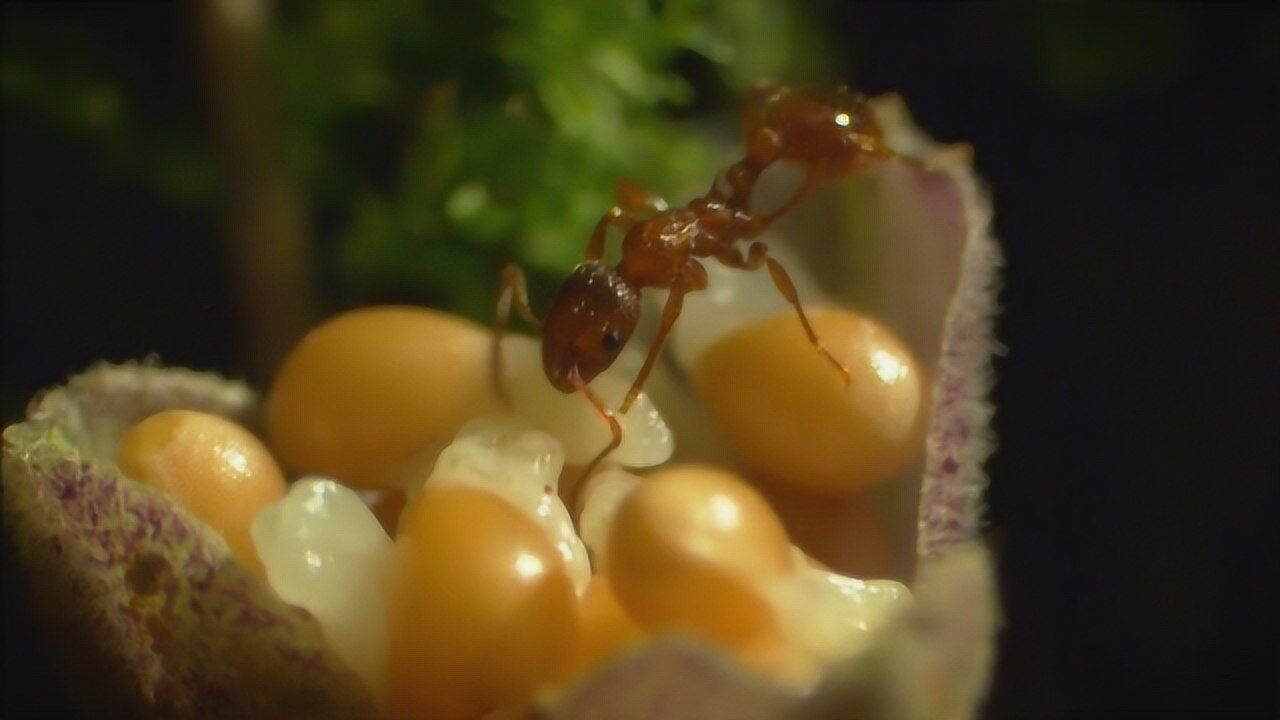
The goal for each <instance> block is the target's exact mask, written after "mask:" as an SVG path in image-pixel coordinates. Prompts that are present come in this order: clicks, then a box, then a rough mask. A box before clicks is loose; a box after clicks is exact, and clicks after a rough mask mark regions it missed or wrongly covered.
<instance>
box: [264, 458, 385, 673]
mask: <svg viewBox="0 0 1280 720" xmlns="http://www.w3.org/2000/svg"><path fill="white" fill-rule="evenodd" d="M251 531H252V535H253V544H254V547H255V548H256V549H257V551H258V558H259V559H260V560H261V561H262V565H263V568H264V569H265V570H266V573H267V581H268V582H269V583H270V584H271V589H272V590H275V592H276V594H277V595H279V596H280V599H281V600H284V601H285V602H287V603H290V604H293V605H297V606H298V607H300V608H304V609H306V610H307V611H308V612H310V613H311V614H312V615H313V616H314V617H315V618H316V620H317V621H318V622H319V623H320V626H321V628H323V630H324V634H325V638H326V639H327V640H328V641H329V646H330V647H331V648H333V650H334V651H335V652H337V653H338V655H339V656H340V657H341V658H342V660H343V661H344V662H346V663H347V666H348V667H350V668H351V669H352V670H354V671H355V672H356V674H358V675H359V676H360V678H361V679H362V680H364V682H365V685H366V686H367V687H368V689H369V691H370V692H371V693H372V694H373V695H374V696H375V697H382V696H383V695H384V693H385V688H386V677H387V614H386V611H385V610H384V608H385V601H384V597H383V592H382V587H383V584H384V583H385V581H386V574H387V566H388V563H389V561H390V557H391V538H390V537H388V536H387V531H386V530H384V529H383V527H382V524H381V523H379V522H378V519H377V518H376V517H374V515H373V511H371V510H370V509H369V507H368V506H367V505H365V504H364V501H363V500H361V499H360V496H359V494H357V493H356V492H355V491H354V490H351V489H350V488H347V487H344V486H342V485H340V484H338V483H337V482H335V481H333V480H329V479H327V478H321V477H304V478H301V479H299V480H297V481H296V482H294V483H293V485H292V486H291V487H290V488H289V492H288V494H287V495H285V497H284V498H282V499H280V500H278V501H277V502H274V503H272V504H271V505H268V506H267V507H266V508H263V510H262V511H261V512H259V513H258V516H257V517H255V518H254V520H253V525H252V528H251Z"/></svg>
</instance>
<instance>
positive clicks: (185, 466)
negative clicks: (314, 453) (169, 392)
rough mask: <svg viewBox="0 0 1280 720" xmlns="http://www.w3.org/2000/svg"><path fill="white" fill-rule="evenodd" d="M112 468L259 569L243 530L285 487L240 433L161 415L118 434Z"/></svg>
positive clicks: (211, 418)
mask: <svg viewBox="0 0 1280 720" xmlns="http://www.w3.org/2000/svg"><path fill="white" fill-rule="evenodd" d="M116 464H117V465H119V466H120V470H121V471H123V472H124V474H125V475H128V476H129V477H131V478H133V479H134V480H137V481H138V482H141V483H145V484H147V485H151V486H152V487H155V488H158V489H160V490H162V491H164V492H165V493H167V494H168V495H169V496H171V497H172V498H174V499H175V500H176V501H177V502H178V504H180V505H182V506H183V507H184V508H186V509H187V510H188V511H189V512H190V513H191V514H192V515H195V516H196V517H198V518H200V519H201V520H203V521H205V522H206V523H208V524H209V525H210V526H212V527H213V528H214V529H215V530H217V531H218V532H220V533H222V536H223V537H225V538H226V540H227V544H228V545H230V546H231V551H232V552H233V553H235V555H236V557H238V558H240V560H241V561H243V562H245V563H246V564H248V565H249V566H251V567H253V568H255V569H257V570H261V565H260V563H259V562H258V554H257V551H256V550H254V546H253V539H252V538H251V537H250V535H249V525H250V523H252V522H253V518H254V516H255V515H257V514H258V511H259V510H261V509H262V508H264V507H266V506H267V505H270V504H271V503H273V502H275V501H277V500H279V499H280V498H282V497H284V493H285V483H284V476H283V475H282V474H281V472H280V468H279V466H277V465H276V461H275V460H274V459H272V457H271V453H270V452H268V451H267V448H266V446H264V445H263V444H262V443H261V442H260V441H259V440H258V439H257V438H256V437H254V436H253V434H252V433H250V432H249V431H248V430H245V429H244V428H242V427H240V426H239V425H237V424H235V423H233V422H231V421H230V420H227V419H226V418H222V417H218V416H217V415H210V414H207V413H201V412H194V411H190V410H166V411H164V412H161V413H157V414H155V415H152V416H151V417H149V418H147V419H145V420H143V421H142V422H140V423H138V424H137V425H134V426H133V427H131V428H129V429H128V430H127V431H125V433H124V436H123V437H122V439H121V441H120V449H119V451H118V452H117V454H116Z"/></svg>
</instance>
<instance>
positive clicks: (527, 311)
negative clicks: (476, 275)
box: [489, 264, 542, 408]
mask: <svg viewBox="0 0 1280 720" xmlns="http://www.w3.org/2000/svg"><path fill="white" fill-rule="evenodd" d="M513 304H514V305H515V308H516V312H518V313H520V317H522V318H524V319H525V320H526V321H527V322H528V323H529V324H530V325H533V326H534V327H537V328H541V327H542V322H541V321H540V320H538V317H537V316H536V315H534V314H533V309H532V308H530V307H529V286H528V283H526V282H525V278H524V271H523V270H521V269H520V266H519V265H514V264H512V265H508V266H506V267H505V268H503V269H502V279H501V281H500V282H499V286H498V306H497V309H496V313H495V315H496V318H495V320H496V322H494V325H493V352H492V353H490V356H489V357H490V372H491V373H492V382H493V388H494V391H495V392H496V393H497V395H498V399H499V400H500V401H501V402H502V404H503V405H505V406H506V407H508V408H510V407H511V392H510V391H509V390H508V388H507V383H506V381H505V380H504V379H503V377H502V337H503V336H504V335H505V334H506V332H507V326H508V325H509V324H510V322H511V306H512V305H513Z"/></svg>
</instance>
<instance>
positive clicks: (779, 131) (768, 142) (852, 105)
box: [742, 84, 891, 176]
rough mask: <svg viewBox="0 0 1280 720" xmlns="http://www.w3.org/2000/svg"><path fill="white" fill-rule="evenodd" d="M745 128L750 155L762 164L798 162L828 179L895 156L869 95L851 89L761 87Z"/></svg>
mask: <svg viewBox="0 0 1280 720" xmlns="http://www.w3.org/2000/svg"><path fill="white" fill-rule="evenodd" d="M742 128H743V133H744V138H745V140H746V143H747V151H748V154H749V155H750V156H751V157H752V158H753V159H755V160H756V161H757V162H761V163H763V164H768V163H770V162H773V161H775V160H782V161H788V162H794V163H798V164H800V165H803V166H805V167H806V168H808V169H809V170H811V171H813V172H816V173H817V174H819V175H823V176H837V175H844V174H848V173H851V172H853V171H856V170H858V169H860V168H861V167H862V166H863V165H865V164H866V163H867V162H868V161H869V160H871V159H872V158H885V157H889V156H890V155H891V153H890V152H889V150H888V148H887V147H886V146H885V145H884V142H883V139H882V134H881V131H880V126H879V125H878V124H877V123H876V120H875V117H874V115H873V114H872V112H871V108H870V106H869V105H868V103H867V98H866V96H865V95H862V94H861V93H854V92H850V91H848V90H847V89H840V90H835V91H832V90H805V89H796V88H791V87H787V86H785V85H776V84H765V85H760V86H757V87H756V88H755V89H754V90H752V92H751V96H750V98H749V100H748V102H747V106H746V110H745V111H744V113H743V117H742Z"/></svg>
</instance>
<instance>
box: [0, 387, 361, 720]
mask: <svg viewBox="0 0 1280 720" xmlns="http://www.w3.org/2000/svg"><path fill="white" fill-rule="evenodd" d="M169 407H185V408H199V409H204V410H208V411H211V412H217V413H219V414H222V415H226V416H230V417H238V418H244V417H247V416H248V413H249V412H250V411H251V409H252V407H253V396H252V394H251V393H249V392H248V391H247V389H246V388H244V387H243V386H241V385H238V384H235V383H229V382H227V381H225V380H222V379H221V378H218V377H216V376H212V375H202V374H198V373H192V372H191V371H186V370H178V369H168V370H166V369H161V368H156V367H149V366H137V365H132V366H121V367H112V366H100V367H98V368H95V369H93V370H91V371H89V372H88V373H85V374H83V375H80V376H77V377H76V378H75V379H73V380H72V381H71V382H70V383H69V384H68V386H67V387H65V388H59V389H56V390H54V391H52V392H49V393H47V394H45V395H44V396H43V397H42V398H40V399H39V401H38V402H35V403H33V404H32V406H31V408H30V409H29V412H28V419H27V421H26V422H24V423H21V424H18V425H14V426H11V427H9V428H7V429H6V430H5V433H4V485H3V487H4V496H3V498H4V520H5V531H6V533H8V534H9V535H10V537H11V538H12V540H13V546H14V547H15V549H16V551H17V553H18V560H19V562H20V565H21V566H23V567H24V569H25V570H26V574H27V578H28V583H29V585H30V586H31V589H32V593H33V598H32V605H33V611H34V612H35V614H36V616H37V618H38V619H39V620H41V621H42V624H43V626H44V629H45V630H46V632H45V633H44V634H42V637H45V638H47V639H48V643H49V646H50V647H49V652H50V654H51V655H53V656H54V657H57V658H59V659H60V660H61V661H62V662H63V663H64V664H65V665H66V666H67V668H68V670H69V672H70V674H71V675H72V677H73V679H74V680H75V684H74V687H75V689H76V692H77V694H79V695H81V696H82V697H83V698H85V699H86V701H88V702H89V703H90V705H91V706H92V705H95V704H102V705H104V706H106V707H111V708H115V709H116V710H117V711H118V712H122V713H123V714H124V715H125V716H129V717H134V716H136V717H156V718H160V717H164V718H170V717H172V718H220V717H243V718H286V717H299V716H307V717H326V718H360V717H372V716H374V714H375V713H374V710H373V706H372V703H371V701H370V698H369V696H368V694H367V692H366V691H365V690H364V688H363V686H362V685H361V684H360V682H359V680H357V679H356V678H355V677H354V675H352V674H351V673H350V671H349V670H347V669H346V668H345V667H344V666H343V665H342V664H341V662H340V661H338V660H337V658H336V656H334V655H333V654H332V652H331V651H330V650H329V648H328V647H327V645H326V643H325V640H324V637H323V635H322V633H321V631H320V629H319V626H318V625H316V623H315V622H314V620H312V618H311V617H310V616H309V615H307V614H306V613H302V612H299V611H298V610H297V609H296V608H293V607H291V606H289V605H286V604H284V603H282V602H281V601H280V600H279V599H277V598H276V597H275V595H274V594H273V593H272V592H271V591H270V590H269V589H268V588H267V587H266V586H265V585H264V584H263V583H262V581H261V580H260V579H259V578H258V576H257V575H256V574H255V573H254V572H253V571H251V570H249V569H248V568H246V567H244V566H243V565H241V564H240V563H239V562H238V561H236V560H235V558H234V557H233V556H232V555H231V553H230V551H229V549H228V548H227V545H226V542H225V541H224V540H223V539H222V538H221V537H220V536H219V535H218V534H217V533H216V532H214V531H213V530H211V529H210V528H208V527H207V526H206V525H204V523H202V522H201V521H199V520H197V519H196V518H194V517H192V516H190V515H188V514H187V513H186V512H184V511H183V510H182V509H181V508H179V507H178V506H177V505H175V504H174V503H173V502H172V501H171V500H169V499H168V498H167V497H165V496H164V495H162V494H161V493H159V492H157V491H155V490H153V489H151V488H148V487H145V486H143V485H141V484H139V483H136V482H134V481H133V480H130V479H129V478H127V477H124V476H122V475H121V474H120V472H119V471H118V470H117V469H116V467H115V465H114V463H112V462H111V460H110V454H112V453H113V452H114V448H115V447H116V445H117V444H118V441H119V435H120V432H121V431H122V430H123V429H124V428H125V427H127V426H128V425H129V424H131V423H132V422H134V421H136V420H138V419H141V418H142V417H146V416H147V415H149V414H151V413H153V412H156V411H158V410H161V409H165V408H169Z"/></svg>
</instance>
